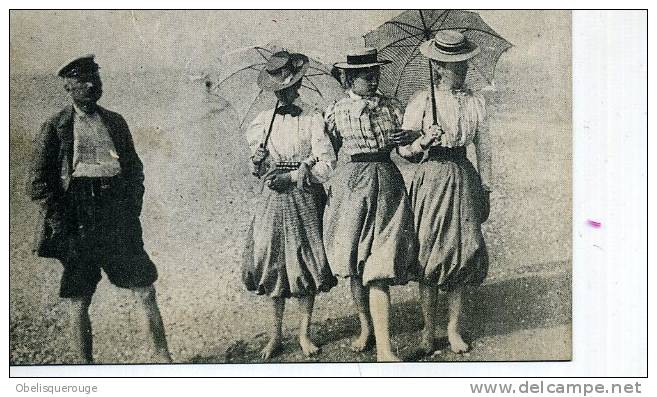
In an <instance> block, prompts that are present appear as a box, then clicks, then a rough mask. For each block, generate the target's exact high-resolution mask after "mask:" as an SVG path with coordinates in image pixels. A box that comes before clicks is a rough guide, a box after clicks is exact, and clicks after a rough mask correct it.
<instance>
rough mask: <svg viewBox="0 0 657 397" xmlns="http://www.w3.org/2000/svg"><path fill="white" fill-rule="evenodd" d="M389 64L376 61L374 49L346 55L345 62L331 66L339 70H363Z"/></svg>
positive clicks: (385, 61) (380, 60)
mask: <svg viewBox="0 0 657 397" xmlns="http://www.w3.org/2000/svg"><path fill="white" fill-rule="evenodd" d="M390 62H392V61H389V60H387V59H377V51H376V48H364V49H362V50H357V51H353V52H351V53H350V54H347V62H338V63H336V64H334V65H333V66H335V67H336V68H340V69H365V68H371V67H374V66H381V65H386V64H389V63H390Z"/></svg>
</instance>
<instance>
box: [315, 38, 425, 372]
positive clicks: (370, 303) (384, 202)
mask: <svg viewBox="0 0 657 397" xmlns="http://www.w3.org/2000/svg"><path fill="white" fill-rule="evenodd" d="M386 63H389V62H388V61H385V60H378V59H377V52H376V50H375V49H365V50H362V51H359V52H357V53H353V54H350V55H348V56H347V62H341V63H337V64H335V67H336V68H338V70H339V71H340V72H341V75H342V80H343V85H344V86H345V88H347V94H348V98H345V99H342V100H340V101H338V102H336V103H335V104H333V105H331V106H330V107H329V108H328V109H327V111H326V113H325V115H324V118H325V121H326V124H327V130H328V131H329V134H330V135H331V137H332V139H333V140H334V144H335V146H336V147H337V148H338V149H337V150H339V151H340V152H341V153H343V154H346V155H347V156H350V160H351V161H350V162H348V163H346V164H345V165H342V166H340V167H339V168H338V169H337V170H336V173H335V175H334V177H333V178H332V180H331V186H330V188H329V200H328V203H327V207H326V211H325V214H324V245H325V246H326V253H327V256H328V258H329V263H330V264H331V269H332V270H333V273H334V274H336V275H338V276H343V277H349V278H350V281H351V290H352V295H353V299H354V303H355V305H356V307H357V309H358V317H359V320H360V326H361V333H360V336H359V337H358V338H356V339H355V340H354V342H353V343H352V349H354V350H356V351H362V350H364V349H366V348H367V347H368V346H369V345H370V344H371V341H372V328H373V331H374V337H375V340H376V349H377V359H378V360H379V361H398V360H399V359H398V357H397V356H396V355H395V354H394V353H393V351H392V347H391V343H390V335H389V328H388V327H389V324H388V323H389V312H390V295H389V286H391V285H399V284H405V283H407V282H408V281H409V279H414V278H415V276H416V273H417V271H418V270H419V269H418V266H417V258H416V256H417V238H416V236H415V233H414V228H413V212H412V210H411V206H410V201H409V199H408V196H407V194H406V188H405V185H404V180H403V178H402V175H401V173H400V172H399V170H398V169H397V166H396V165H395V164H394V163H393V162H392V161H391V160H390V151H391V150H392V149H394V148H395V147H397V146H398V145H399V144H406V143H410V142H412V141H413V139H410V140H409V139H408V137H407V136H406V135H405V134H404V133H403V132H401V128H400V127H401V120H402V115H401V110H400V108H399V104H398V102H397V101H396V100H394V99H392V98H386V97H384V96H381V95H379V94H377V87H378V82H379V75H380V69H379V68H380V67H381V66H382V65H385V64H386ZM337 150H336V151H337Z"/></svg>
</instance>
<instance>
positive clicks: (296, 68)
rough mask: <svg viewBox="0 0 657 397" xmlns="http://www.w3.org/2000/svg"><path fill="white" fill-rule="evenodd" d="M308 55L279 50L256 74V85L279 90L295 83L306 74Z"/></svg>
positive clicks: (268, 89)
mask: <svg viewBox="0 0 657 397" xmlns="http://www.w3.org/2000/svg"><path fill="white" fill-rule="evenodd" d="M309 65H310V64H309V60H308V57H307V56H305V55H303V54H298V53H289V52H287V51H279V52H277V53H274V54H273V55H272V56H271V58H269V60H268V61H267V64H266V65H265V67H264V68H263V69H262V70H261V71H260V74H259V75H258V86H259V87H260V88H262V89H263V90H267V91H279V90H282V89H285V88H288V87H291V86H293V85H294V84H296V83H297V82H298V81H299V80H301V78H303V76H304V75H305V74H306V70H307V69H308V66H309Z"/></svg>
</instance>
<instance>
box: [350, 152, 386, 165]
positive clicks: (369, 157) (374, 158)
mask: <svg viewBox="0 0 657 397" xmlns="http://www.w3.org/2000/svg"><path fill="white" fill-rule="evenodd" d="M351 161H352V162H353V163H390V162H392V160H390V152H372V153H356V154H352V155H351Z"/></svg>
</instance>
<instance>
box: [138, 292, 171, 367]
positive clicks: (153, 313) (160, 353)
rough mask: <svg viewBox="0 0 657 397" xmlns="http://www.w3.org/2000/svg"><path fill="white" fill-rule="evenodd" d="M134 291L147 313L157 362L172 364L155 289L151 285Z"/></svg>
mask: <svg viewBox="0 0 657 397" xmlns="http://www.w3.org/2000/svg"><path fill="white" fill-rule="evenodd" d="M132 290H133V291H134V292H135V294H136V295H137V296H138V297H139V299H140V300H141V302H142V305H143V306H144V309H145V311H146V318H147V320H148V330H149V332H150V334H151V337H152V339H153V345H154V346H155V355H156V361H157V362H161V363H170V362H172V361H171V353H169V346H168V345H167V337H166V333H165V332H164V323H163V322H162V315H161V314H160V308H159V307H158V306H157V300H156V299H155V287H153V286H152V285H151V286H148V287H140V288H133V289H132Z"/></svg>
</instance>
